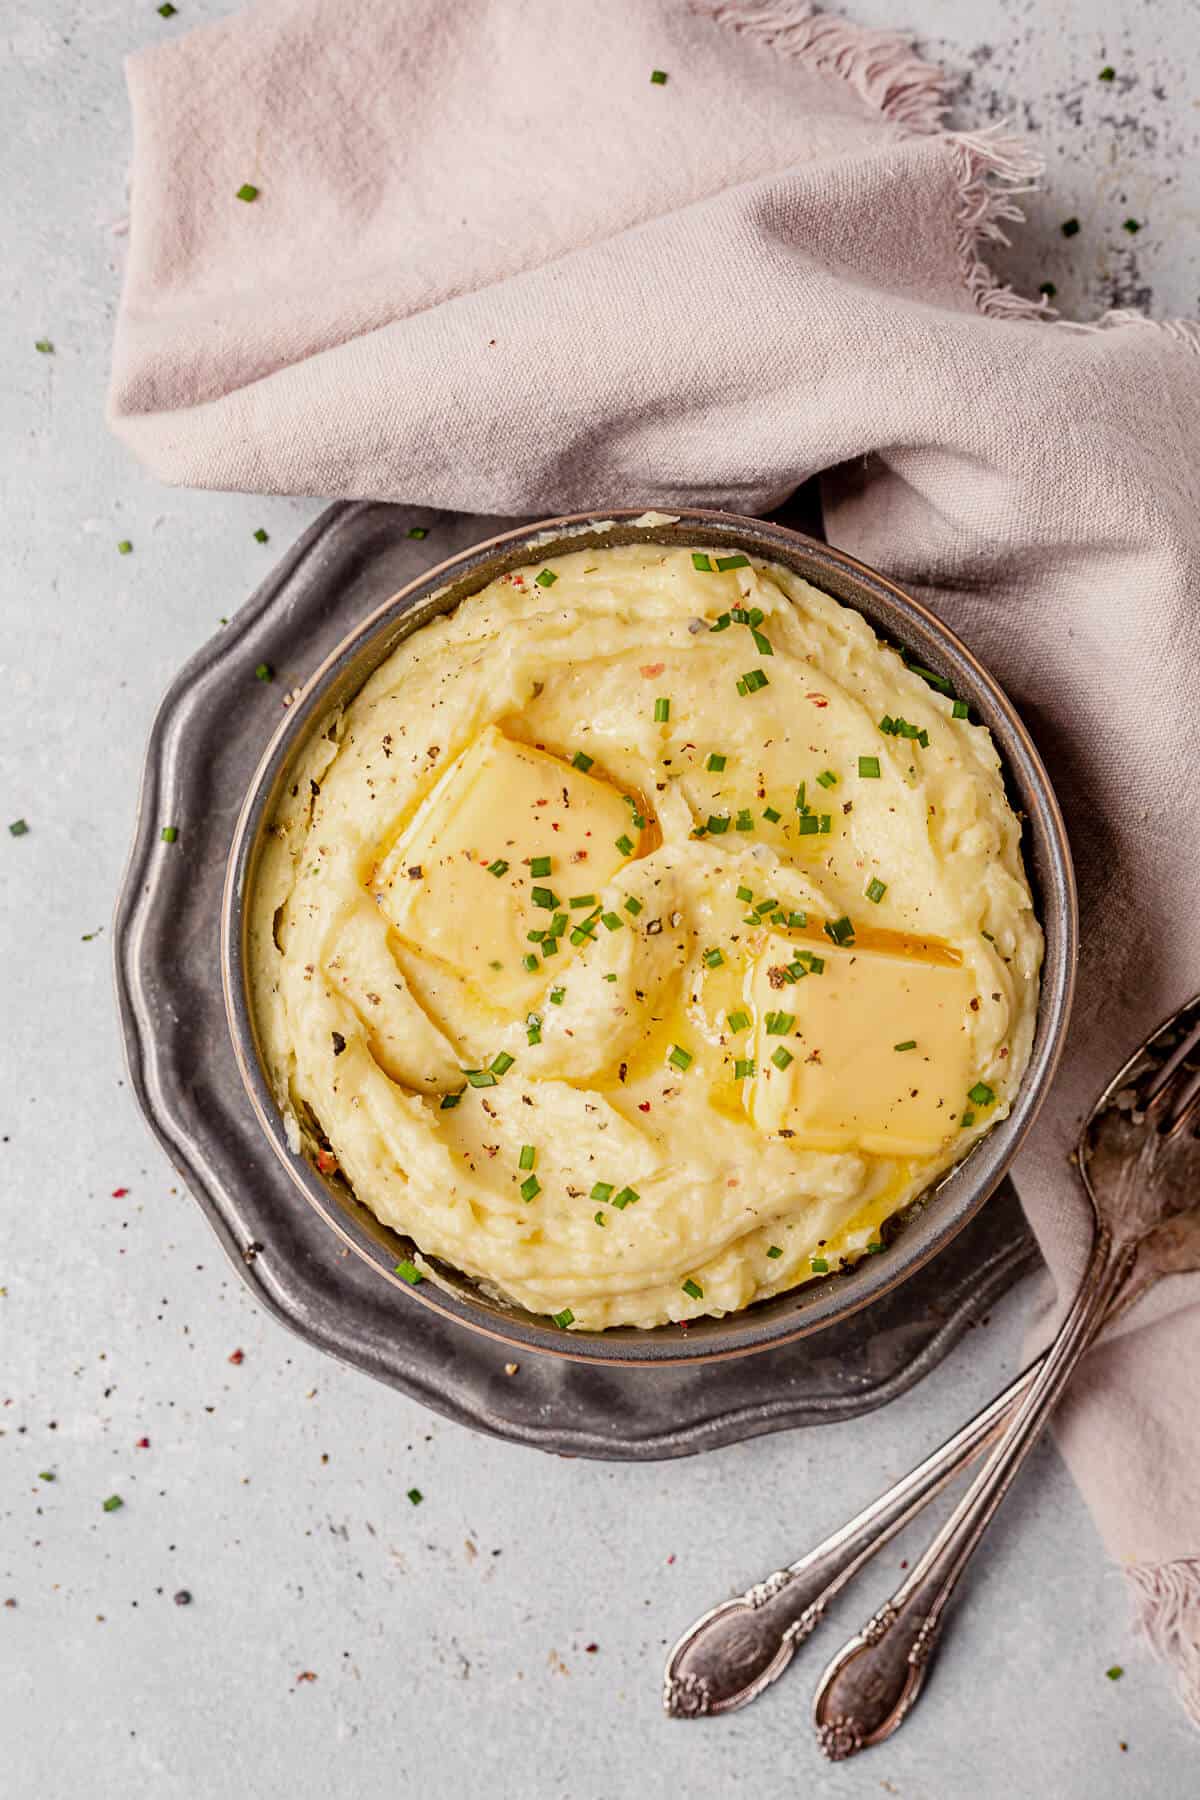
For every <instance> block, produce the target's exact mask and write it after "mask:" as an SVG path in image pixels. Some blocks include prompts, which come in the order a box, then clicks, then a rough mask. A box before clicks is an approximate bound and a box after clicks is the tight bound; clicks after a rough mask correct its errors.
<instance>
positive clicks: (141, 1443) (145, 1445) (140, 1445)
mask: <svg viewBox="0 0 1200 1800" xmlns="http://www.w3.org/2000/svg"><path fill="white" fill-rule="evenodd" d="M149 1448H150V1439H149V1438H139V1439H138V1441H137V1443H136V1444H135V1445H134V1449H135V1450H148V1449H149Z"/></svg>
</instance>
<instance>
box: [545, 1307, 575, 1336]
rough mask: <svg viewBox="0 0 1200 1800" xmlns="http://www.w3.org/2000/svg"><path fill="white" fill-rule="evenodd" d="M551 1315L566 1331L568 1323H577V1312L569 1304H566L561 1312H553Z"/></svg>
mask: <svg viewBox="0 0 1200 1800" xmlns="http://www.w3.org/2000/svg"><path fill="white" fill-rule="evenodd" d="M550 1316H551V1318H552V1319H553V1320H554V1323H555V1324H556V1325H557V1326H558V1328H559V1330H560V1331H565V1330H566V1329H567V1326H568V1325H573V1324H574V1323H575V1314H574V1313H573V1312H572V1311H571V1309H570V1307H569V1306H564V1307H563V1309H562V1311H561V1312H556V1313H551V1315H550Z"/></svg>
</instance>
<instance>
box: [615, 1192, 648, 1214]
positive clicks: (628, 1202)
mask: <svg viewBox="0 0 1200 1800" xmlns="http://www.w3.org/2000/svg"><path fill="white" fill-rule="evenodd" d="M641 1197H642V1196H641V1195H640V1194H639V1193H638V1191H637V1189H636V1188H631V1187H623V1188H622V1189H621V1191H620V1193H619V1194H614V1195H613V1197H612V1203H613V1205H614V1206H615V1207H616V1209H617V1211H618V1212H624V1211H625V1208H626V1207H627V1206H632V1205H633V1204H634V1203H635V1201H638V1200H640V1199H641Z"/></svg>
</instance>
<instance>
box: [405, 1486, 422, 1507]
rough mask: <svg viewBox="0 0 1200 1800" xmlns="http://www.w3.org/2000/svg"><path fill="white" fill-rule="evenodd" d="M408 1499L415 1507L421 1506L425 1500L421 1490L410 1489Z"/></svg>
mask: <svg viewBox="0 0 1200 1800" xmlns="http://www.w3.org/2000/svg"><path fill="white" fill-rule="evenodd" d="M408 1497H409V1499H410V1500H411V1501H412V1503H413V1505H414V1506H420V1504H421V1502H422V1500H423V1499H424V1498H425V1496H424V1494H423V1493H422V1492H421V1490H420V1488H409V1490H408Z"/></svg>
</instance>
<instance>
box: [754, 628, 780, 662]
mask: <svg viewBox="0 0 1200 1800" xmlns="http://www.w3.org/2000/svg"><path fill="white" fill-rule="evenodd" d="M750 636H751V637H752V638H753V639H754V648H755V649H756V650H757V651H758V654H759V655H760V656H774V654H775V650H774V647H773V646H772V643H771V640H770V638H769V637H764V636H763V634H762V632H761V631H758V630H752V631H751V633H750Z"/></svg>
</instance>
